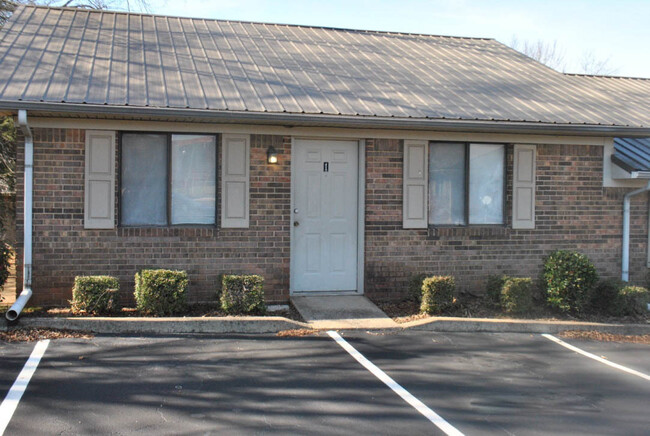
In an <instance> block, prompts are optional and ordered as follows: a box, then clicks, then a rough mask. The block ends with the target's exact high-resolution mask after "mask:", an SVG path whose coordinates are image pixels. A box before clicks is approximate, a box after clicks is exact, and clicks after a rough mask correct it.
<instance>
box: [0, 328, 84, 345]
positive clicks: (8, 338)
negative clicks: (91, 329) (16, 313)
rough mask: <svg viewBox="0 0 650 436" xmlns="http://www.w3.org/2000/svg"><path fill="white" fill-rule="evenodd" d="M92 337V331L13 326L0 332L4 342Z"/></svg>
mask: <svg viewBox="0 0 650 436" xmlns="http://www.w3.org/2000/svg"><path fill="white" fill-rule="evenodd" d="M94 337H95V336H94V335H93V334H92V333H88V332H77V331H72V330H56V329H40V328H15V329H10V330H8V331H6V332H0V341H4V342H33V341H40V340H42V339H62V338H78V339H92V338H94Z"/></svg>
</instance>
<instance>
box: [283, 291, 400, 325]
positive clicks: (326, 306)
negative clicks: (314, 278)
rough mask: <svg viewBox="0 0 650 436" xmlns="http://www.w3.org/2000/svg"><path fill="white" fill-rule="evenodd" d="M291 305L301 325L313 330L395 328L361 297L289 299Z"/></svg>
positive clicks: (378, 310)
mask: <svg viewBox="0 0 650 436" xmlns="http://www.w3.org/2000/svg"><path fill="white" fill-rule="evenodd" d="M291 302H292V303H293V305H294V307H295V308H296V310H298V312H299V313H300V315H301V316H302V318H303V319H304V320H305V322H306V323H307V324H309V326H310V327H311V328H313V329H316V330H323V329H358V328H361V329H365V328H367V329H383V328H395V327H398V325H397V323H396V322H395V321H393V320H392V319H391V318H389V317H388V316H387V315H386V314H385V313H384V312H382V311H381V310H380V309H379V308H378V307H377V306H375V305H374V304H373V303H372V302H371V301H370V300H368V299H367V298H366V297H364V296H361V295H341V296H337V297H335V298H332V297H331V296H325V297H311V296H310V297H292V298H291Z"/></svg>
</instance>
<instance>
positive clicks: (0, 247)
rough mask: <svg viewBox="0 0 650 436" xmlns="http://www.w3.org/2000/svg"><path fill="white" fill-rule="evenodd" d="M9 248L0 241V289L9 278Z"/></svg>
mask: <svg viewBox="0 0 650 436" xmlns="http://www.w3.org/2000/svg"><path fill="white" fill-rule="evenodd" d="M11 254H12V251H11V247H9V245H7V244H6V243H5V242H4V241H2V240H0V289H2V287H3V286H4V285H5V283H6V282H7V279H8V278H9V259H10V258H11Z"/></svg>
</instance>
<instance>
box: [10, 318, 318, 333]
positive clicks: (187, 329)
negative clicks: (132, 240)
mask: <svg viewBox="0 0 650 436" xmlns="http://www.w3.org/2000/svg"><path fill="white" fill-rule="evenodd" d="M18 325H19V326H20V327H32V328H53V329H66V330H77V331H89V332H93V333H100V334H102V333H103V334H181V333H216V334H218V333H277V332H279V331H282V330H293V329H304V328H310V327H309V325H308V324H305V323H302V322H298V321H293V320H291V319H288V318H284V317H279V316H278V317H261V316H244V317H200V318H199V317H190V318H113V317H111V318H73V317H70V318H56V317H52V318H22V319H21V320H20V322H19V324H18Z"/></svg>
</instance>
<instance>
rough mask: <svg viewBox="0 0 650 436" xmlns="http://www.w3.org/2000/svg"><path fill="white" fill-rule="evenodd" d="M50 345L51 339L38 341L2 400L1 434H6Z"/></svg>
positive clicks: (0, 411)
mask: <svg viewBox="0 0 650 436" xmlns="http://www.w3.org/2000/svg"><path fill="white" fill-rule="evenodd" d="M48 345H50V340H49V339H46V340H44V341H38V343H37V344H36V346H35V347H34V351H32V354H31V355H30V356H29V359H27V362H25V366H23V369H22V371H20V374H18V378H16V381H15V382H14V384H13V385H12V386H11V389H9V392H8V393H7V396H6V397H5V399H4V400H3V401H2V404H0V435H2V434H4V432H5V430H6V429H7V426H8V425H9V421H11V417H12V416H13V415H14V412H15V411H16V407H18V403H19V402H20V399H21V398H22V397H23V394H24V393H25V390H26V389H27V385H28V384H29V381H30V380H31V379H32V376H33V375H34V372H35V371H36V368H37V367H38V364H39V363H40V361H41V358H42V357H43V355H44V354H45V350H47V346H48Z"/></svg>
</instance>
